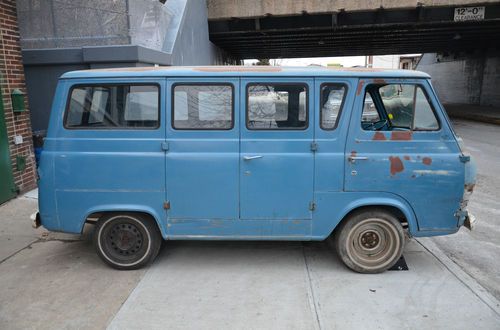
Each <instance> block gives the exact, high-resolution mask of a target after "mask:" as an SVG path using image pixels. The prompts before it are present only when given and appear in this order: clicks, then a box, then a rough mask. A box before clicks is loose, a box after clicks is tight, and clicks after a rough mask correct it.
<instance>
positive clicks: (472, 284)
mask: <svg viewBox="0 0 500 330" xmlns="http://www.w3.org/2000/svg"><path fill="white" fill-rule="evenodd" d="M415 241H416V242H417V243H418V244H420V245H421V246H422V247H423V248H424V249H425V250H427V251H428V252H429V253H430V254H432V255H433V256H434V258H436V259H437V260H438V261H439V262H440V263H441V264H442V265H443V266H444V267H445V268H446V269H448V271H449V272H450V273H452V274H453V275H454V276H455V277H456V278H457V279H458V280H459V281H460V282H462V284H464V285H465V286H466V287H467V288H468V289H469V290H470V291H471V292H472V293H473V294H474V295H475V296H476V297H478V298H479V300H481V301H482V302H483V303H484V304H486V305H487V306H488V307H489V308H490V309H491V310H492V311H493V312H494V313H495V314H496V315H498V316H500V301H498V299H496V298H495V297H494V296H493V295H492V294H490V293H489V292H488V291H487V290H486V289H485V288H484V287H483V286H482V285H481V284H479V283H478V282H477V281H476V280H475V279H474V278H473V277H472V276H471V275H469V274H467V273H466V272H465V271H464V270H463V269H462V268H461V267H460V266H459V265H458V264H457V263H456V262H455V261H453V260H452V259H451V258H449V257H448V256H447V255H446V254H445V253H444V252H443V251H442V250H441V249H440V248H439V247H438V246H437V245H436V243H434V242H433V241H431V240H430V239H429V238H426V239H425V243H424V242H422V238H419V239H417V238H415Z"/></svg>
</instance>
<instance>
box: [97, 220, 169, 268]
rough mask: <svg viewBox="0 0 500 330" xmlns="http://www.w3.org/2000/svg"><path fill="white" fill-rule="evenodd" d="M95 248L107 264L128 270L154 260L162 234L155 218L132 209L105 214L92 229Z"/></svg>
mask: <svg viewBox="0 0 500 330" xmlns="http://www.w3.org/2000/svg"><path fill="white" fill-rule="evenodd" d="M93 240H94V248H95V250H96V252H97V254H98V255H99V257H100V258H101V259H102V260H103V261H104V262H105V263H107V264H108V265H109V266H111V267H113V268H116V269H121V270H131V269H139V268H141V267H144V266H145V265H148V264H149V263H151V262H153V260H154V259H155V258H156V256H157V255H158V252H159V251H160V246H161V242H162V237H161V234H160V231H159V229H158V226H157V225H156V222H155V221H154V220H153V219H152V218H151V217H148V216H145V215H141V214H135V213H112V214H106V215H104V216H103V217H101V218H100V219H99V221H98V222H97V224H96V228H95V231H94V238H93Z"/></svg>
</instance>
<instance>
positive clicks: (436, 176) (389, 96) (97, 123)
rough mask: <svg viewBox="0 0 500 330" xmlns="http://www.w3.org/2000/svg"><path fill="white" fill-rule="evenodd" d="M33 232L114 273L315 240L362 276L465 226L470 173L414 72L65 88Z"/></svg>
mask: <svg viewBox="0 0 500 330" xmlns="http://www.w3.org/2000/svg"><path fill="white" fill-rule="evenodd" d="M39 178H40V181H39V195H40V199H39V214H37V216H36V219H35V221H34V225H35V226H39V225H43V226H44V227H45V228H47V229H48V230H53V231H61V232H67V233H81V232H82V229H83V227H84V224H85V223H94V224H95V225H96V227H95V232H94V245H95V248H96V251H97V253H98V255H99V256H100V257H101V258H102V259H103V260H104V262H106V263H107V264H109V265H110V266H112V267H115V268H117V269H136V268H139V267H142V266H144V265H146V264H148V263H150V262H152V261H153V260H154V258H155V257H156V255H157V254H158V251H159V249H160V245H161V242H162V240H181V239H184V240H185V239H192V240H193V239H194V240H202V239H203V240H222V239H224V240H301V241H307V240H325V239H329V241H330V242H332V243H333V245H334V247H335V250H336V251H337V253H338V255H339V256H340V258H341V259H342V261H343V262H344V263H345V264H346V265H347V266H348V267H349V268H351V269H352V270H354V271H357V272H362V273H377V272H382V271H384V270H386V269H388V268H390V267H391V266H392V265H394V264H395V263H396V262H397V261H398V259H399V258H400V256H401V254H402V251H403V247H404V243H405V240H406V237H412V236H433V235H446V234H452V233H455V232H457V231H458V229H459V228H460V227H461V226H462V225H465V226H468V227H471V225H472V222H473V218H472V217H471V216H470V215H469V214H468V212H467V208H466V207H467V201H468V198H469V195H470V193H471V192H472V190H473V187H474V183H475V166H474V165H473V162H472V160H471V158H470V156H468V155H465V154H464V153H463V149H462V148H461V146H460V139H459V138H458V137H457V136H456V135H455V133H454V132H453V130H452V127H451V125H450V121H449V119H448V118H447V116H446V113H445V111H444V109H443V107H442V106H441V104H440V103H439V101H438V99H437V97H436V93H435V91H434V90H433V88H432V86H431V83H430V77H429V76H428V75H427V74H425V73H421V72H416V71H404V70H403V71H399V70H389V71H384V70H375V69H370V70H366V69H342V70H332V69H328V68H317V67H308V68H282V67H260V66H254V67H248V66H234V67H230V66H228V67H216V66H215V67H149V68H128V69H127V68H120V69H103V70H89V71H75V72H69V73H66V74H64V75H63V76H62V77H61V78H60V80H59V84H58V86H57V90H56V93H55V98H54V103H53V107H52V113H51V118H50V124H49V128H48V133H47V137H46V139H45V145H44V149H43V152H42V153H41V160H40V167H39Z"/></svg>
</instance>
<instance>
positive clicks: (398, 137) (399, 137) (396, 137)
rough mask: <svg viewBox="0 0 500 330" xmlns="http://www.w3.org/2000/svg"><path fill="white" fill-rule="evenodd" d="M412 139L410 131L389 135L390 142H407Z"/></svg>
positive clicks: (395, 132)
mask: <svg viewBox="0 0 500 330" xmlns="http://www.w3.org/2000/svg"><path fill="white" fill-rule="evenodd" d="M411 139H412V132H410V131H393V132H392V133H391V140H393V141H409V140H411Z"/></svg>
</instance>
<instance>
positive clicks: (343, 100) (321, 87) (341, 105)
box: [319, 82, 349, 131]
mask: <svg viewBox="0 0 500 330" xmlns="http://www.w3.org/2000/svg"><path fill="white" fill-rule="evenodd" d="M327 85H330V86H331V85H337V86H342V87H344V95H342V102H341V103H340V110H339V113H338V115H337V120H335V125H334V126H333V127H332V128H324V127H323V106H322V104H321V101H322V97H323V87H324V86H327ZM348 92H349V86H348V85H347V84H346V83H341V82H339V83H335V82H324V83H322V84H321V85H320V86H319V127H320V128H321V129H322V130H324V131H334V130H336V129H337V127H338V126H339V121H340V120H341V118H342V117H341V116H342V112H343V111H344V104H345V99H346V97H347V93H348Z"/></svg>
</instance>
